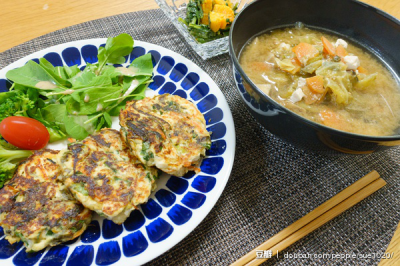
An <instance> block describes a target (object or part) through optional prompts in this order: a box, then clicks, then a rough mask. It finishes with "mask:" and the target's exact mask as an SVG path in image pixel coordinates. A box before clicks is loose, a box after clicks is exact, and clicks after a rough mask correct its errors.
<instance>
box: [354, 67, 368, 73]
mask: <svg viewBox="0 0 400 266" xmlns="http://www.w3.org/2000/svg"><path fill="white" fill-rule="evenodd" d="M357 70H358V73H363V74H368V70H367V69H366V68H364V67H362V66H359V67H357Z"/></svg>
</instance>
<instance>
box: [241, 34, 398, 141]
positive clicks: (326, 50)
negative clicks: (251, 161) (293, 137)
mask: <svg viewBox="0 0 400 266" xmlns="http://www.w3.org/2000/svg"><path fill="white" fill-rule="evenodd" d="M240 64H241V66H242V68H243V70H244V72H245V73H246V74H247V75H248V76H249V78H250V79H251V80H252V81H253V82H254V83H255V84H256V85H257V87H259V88H260V89H261V90H262V91H263V92H264V93H266V94H267V95H269V96H270V97H271V98H273V99H274V100H275V101H277V102H278V103H279V104H281V105H283V106H285V107H286V108H288V109H290V110H292V111H293V112H295V113H297V114H299V115H301V116H303V117H304V118H307V119H309V120H312V121H314V122H317V123H320V124H323V125H326V126H329V127H332V128H335V129H339V130H343V131H347V132H352V133H357V134H363V135H373V136H385V135H392V134H394V133H395V130H396V129H397V128H398V127H399V121H400V90H399V86H398V84H397V82H396V80H395V79H394V78H393V76H392V75H391V73H390V72H389V71H388V69H386V68H385V67H384V66H383V65H382V64H381V63H380V62H379V61H378V60H377V59H376V58H375V57H374V56H372V54H370V53H369V52H367V51H366V50H365V49H361V48H359V47H358V46H356V45H354V44H352V43H350V42H349V41H348V40H343V39H340V38H339V37H337V36H334V35H329V34H327V33H325V32H320V31H316V30H311V29H307V28H304V27H302V26H301V27H294V28H287V29H276V30H272V31H270V32H268V33H265V34H262V35H260V36H257V37H256V38H254V39H252V40H251V41H250V42H249V43H248V45H246V47H245V48H244V49H243V51H242V53H241V55H240Z"/></svg>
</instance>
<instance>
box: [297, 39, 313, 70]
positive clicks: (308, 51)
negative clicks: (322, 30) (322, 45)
mask: <svg viewBox="0 0 400 266" xmlns="http://www.w3.org/2000/svg"><path fill="white" fill-rule="evenodd" d="M293 52H294V53H295V55H296V58H297V59H298V60H299V62H300V63H301V64H302V65H305V64H306V63H307V61H308V60H309V59H311V58H313V57H315V56H317V55H318V54H319V51H318V49H317V48H315V47H314V46H313V45H311V44H309V43H304V42H301V43H299V44H298V45H296V46H295V47H293Z"/></svg>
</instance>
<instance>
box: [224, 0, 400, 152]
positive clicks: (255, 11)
mask: <svg viewBox="0 0 400 266" xmlns="http://www.w3.org/2000/svg"><path fill="white" fill-rule="evenodd" d="M296 22H302V23H304V24H305V25H306V27H308V28H312V29H317V30H321V31H325V32H326V31H328V32H332V33H333V34H336V35H339V36H343V37H344V38H347V39H350V40H351V41H353V42H354V43H356V44H358V45H360V46H362V47H364V48H365V49H367V50H368V51H369V52H371V53H373V54H375V55H376V56H377V57H378V58H379V59H381V61H383V62H384V63H385V64H386V66H388V68H389V70H391V71H392V73H393V76H394V77H395V78H397V81H398V75H399V74H400V52H399V45H400V21H399V20H397V19H395V18H394V17H392V16H390V15H388V14H386V13H385V12H383V11H381V10H379V9H376V8H374V7H371V6H369V5H367V4H364V3H360V2H358V1H353V0H341V1H332V0H307V1H299V0H279V1H277V0H258V1H254V2H252V3H251V4H249V5H248V6H247V7H245V8H244V9H243V10H242V11H241V12H240V13H239V14H238V15H237V17H236V18H235V20H234V22H233V25H232V27H231V32H230V36H229V53H230V57H231V60H232V63H233V72H234V73H233V74H234V78H235V82H236V85H237V86H236V87H237V89H238V91H239V94H240V95H241V98H242V100H243V101H244V103H245V104H246V105H247V107H248V109H249V110H250V112H251V113H252V115H253V116H254V117H255V118H256V119H257V121H258V122H259V123H260V124H261V125H262V126H264V127H265V128H266V129H267V130H268V131H270V132H271V133H273V134H274V135H276V136H278V137H280V138H282V139H284V140H286V141H288V142H291V143H293V144H295V145H297V146H299V147H301V148H306V149H311V150H314V151H326V152H328V153H330V152H334V151H340V152H345V153H353V154H365V153H371V152H374V151H381V150H384V149H386V148H389V147H393V146H397V145H400V130H399V129H398V130H397V132H396V134H395V135H391V136H383V137H377V136H367V135H360V134H353V133H348V132H344V131H340V130H336V129H333V128H329V127H326V126H324V125H321V124H318V123H315V122H312V121H310V120H307V119H305V118H303V117H301V116H300V115H297V114H296V113H294V112H292V111H290V110H289V109H287V108H285V107H283V106H281V105H280V104H278V103H277V102H276V101H274V100H273V99H272V98H270V97H269V96H268V95H266V94H265V93H263V92H262V91H261V90H260V89H259V88H257V86H256V85H255V84H254V83H253V82H252V81H251V80H250V79H249V77H248V76H247V75H246V73H244V71H243V69H242V68H241V66H240V64H239V56H240V52H241V51H242V49H243V48H244V47H245V45H246V44H247V43H248V42H249V40H251V39H252V38H254V37H255V36H257V35H260V34H261V33H264V32H266V31H268V30H271V29H275V28H285V27H293V26H294V25H295V23H296Z"/></svg>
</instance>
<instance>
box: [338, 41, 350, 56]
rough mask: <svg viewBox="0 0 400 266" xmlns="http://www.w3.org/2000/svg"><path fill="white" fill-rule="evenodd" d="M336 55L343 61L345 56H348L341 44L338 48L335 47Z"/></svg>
mask: <svg viewBox="0 0 400 266" xmlns="http://www.w3.org/2000/svg"><path fill="white" fill-rule="evenodd" d="M336 55H337V56H340V58H342V59H343V58H344V57H345V56H346V55H348V53H347V51H346V48H344V47H343V45H341V44H340V45H338V47H336Z"/></svg>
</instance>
